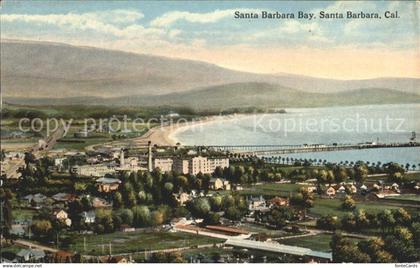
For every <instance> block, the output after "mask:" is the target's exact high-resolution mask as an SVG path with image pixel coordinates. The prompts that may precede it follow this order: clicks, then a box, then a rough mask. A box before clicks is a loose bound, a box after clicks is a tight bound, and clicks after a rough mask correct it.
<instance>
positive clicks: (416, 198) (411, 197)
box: [386, 194, 420, 202]
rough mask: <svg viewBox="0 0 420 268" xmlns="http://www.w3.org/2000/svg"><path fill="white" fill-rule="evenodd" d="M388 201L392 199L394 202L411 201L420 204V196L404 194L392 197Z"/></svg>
mask: <svg viewBox="0 0 420 268" xmlns="http://www.w3.org/2000/svg"><path fill="white" fill-rule="evenodd" d="M386 199H392V200H410V201H418V202H420V195H418V194H403V195H400V196H390V197H387V198H386Z"/></svg>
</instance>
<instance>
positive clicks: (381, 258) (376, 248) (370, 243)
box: [358, 238, 394, 263]
mask: <svg viewBox="0 0 420 268" xmlns="http://www.w3.org/2000/svg"><path fill="white" fill-rule="evenodd" d="M384 245H385V243H384V241H383V239H382V238H373V239H370V240H362V241H360V242H359V243H358V247H359V249H360V250H361V251H362V252H365V253H366V254H368V255H369V257H370V259H371V261H372V262H374V263H390V262H394V260H393V257H392V255H391V254H390V253H389V252H387V251H385V250H384Z"/></svg>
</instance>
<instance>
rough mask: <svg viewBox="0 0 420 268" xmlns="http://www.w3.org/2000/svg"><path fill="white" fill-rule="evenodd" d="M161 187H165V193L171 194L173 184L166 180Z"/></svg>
mask: <svg viewBox="0 0 420 268" xmlns="http://www.w3.org/2000/svg"><path fill="white" fill-rule="evenodd" d="M163 188H164V189H165V192H166V194H171V193H172V192H173V190H174V185H173V184H172V183H171V182H167V183H165V185H163Z"/></svg>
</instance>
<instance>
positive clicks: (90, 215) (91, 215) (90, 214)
mask: <svg viewBox="0 0 420 268" xmlns="http://www.w3.org/2000/svg"><path fill="white" fill-rule="evenodd" d="M80 216H82V220H83V222H84V223H88V224H89V223H95V219H96V214H95V211H94V210H90V211H83V212H82V213H80Z"/></svg>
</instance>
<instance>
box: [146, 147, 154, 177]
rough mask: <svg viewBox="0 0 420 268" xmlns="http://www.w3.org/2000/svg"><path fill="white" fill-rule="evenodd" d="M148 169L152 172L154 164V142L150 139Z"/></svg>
mask: <svg viewBox="0 0 420 268" xmlns="http://www.w3.org/2000/svg"><path fill="white" fill-rule="evenodd" d="M147 169H148V170H149V172H152V170H153V165H152V142H151V141H149V143H148V151H147Z"/></svg>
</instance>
